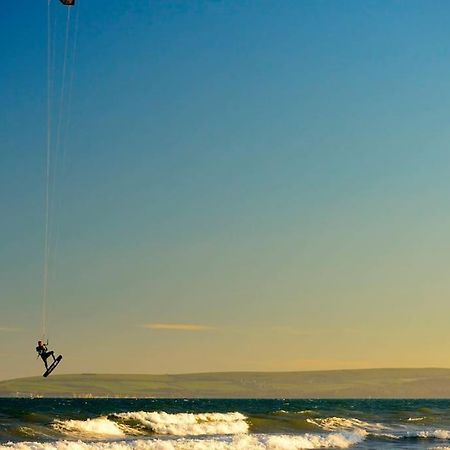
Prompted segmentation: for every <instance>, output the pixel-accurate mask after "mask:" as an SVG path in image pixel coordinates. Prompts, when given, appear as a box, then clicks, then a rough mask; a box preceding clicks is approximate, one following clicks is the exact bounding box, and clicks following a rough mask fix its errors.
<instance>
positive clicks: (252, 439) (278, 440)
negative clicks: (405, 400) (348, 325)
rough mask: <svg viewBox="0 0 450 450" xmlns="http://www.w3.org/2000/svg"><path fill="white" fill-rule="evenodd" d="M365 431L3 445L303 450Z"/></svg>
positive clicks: (23, 449) (351, 441)
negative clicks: (321, 434)
mask: <svg viewBox="0 0 450 450" xmlns="http://www.w3.org/2000/svg"><path fill="white" fill-rule="evenodd" d="M363 439H364V434H363V433H357V432H355V433H331V434H329V435H326V436H319V435H312V434H304V435H298V436H288V435H247V434H243V435H237V436H234V437H229V438H216V439H212V438H208V439H186V438H177V439H165V440H163V439H148V440H147V439H146V440H143V439H138V440H132V441H115V442H83V441H76V442H74V441H57V442H46V443H39V442H19V443H8V444H4V445H0V449H2V450H300V449H314V448H348V447H350V446H352V445H355V444H357V443H359V442H361V441H362V440H363Z"/></svg>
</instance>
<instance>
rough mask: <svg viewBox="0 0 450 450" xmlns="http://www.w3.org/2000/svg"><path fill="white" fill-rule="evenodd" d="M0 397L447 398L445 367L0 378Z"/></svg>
mask: <svg viewBox="0 0 450 450" xmlns="http://www.w3.org/2000/svg"><path fill="white" fill-rule="evenodd" d="M0 397H28V398H30V397H31V398H39V397H76V398H299V399H301V398H450V369H437V368H436V369H434V368H425V369H359V370H329V371H309V372H218V373H197V374H177V375H120V374H117V375H114V374H92V373H91V374H79V375H54V376H51V377H50V378H48V379H44V378H42V377H31V378H19V379H13V380H5V381H0Z"/></svg>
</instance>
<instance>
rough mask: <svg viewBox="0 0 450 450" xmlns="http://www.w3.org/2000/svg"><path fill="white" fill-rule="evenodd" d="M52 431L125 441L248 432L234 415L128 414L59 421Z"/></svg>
mask: <svg viewBox="0 0 450 450" xmlns="http://www.w3.org/2000/svg"><path fill="white" fill-rule="evenodd" d="M52 427H53V428H54V429H55V430H57V431H59V432H60V433H63V434H66V435H71V436H78V437H84V436H86V437H122V436H125V435H127V434H131V435H133V434H142V433H143V432H145V431H150V432H152V433H154V434H161V435H172V436H200V435H216V434H221V435H227V434H242V433H247V432H248V428H249V426H248V424H247V422H246V417H245V416H244V415H243V414H241V413H238V412H234V413H223V414H222V413H203V414H191V413H179V414H168V413H166V412H145V411H136V412H126V413H117V414H112V415H110V416H109V417H98V418H95V419H87V420H64V421H61V420H57V421H55V422H54V423H53V424H52Z"/></svg>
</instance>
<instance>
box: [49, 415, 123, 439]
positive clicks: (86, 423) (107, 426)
mask: <svg viewBox="0 0 450 450" xmlns="http://www.w3.org/2000/svg"><path fill="white" fill-rule="evenodd" d="M52 428H53V429H55V430H57V431H59V432H60V433H63V434H69V435H75V436H79V437H84V436H86V437H123V436H125V432H126V430H125V429H124V427H123V426H121V425H119V424H117V423H116V422H113V421H111V420H109V419H108V418H107V417H97V418H95V419H87V420H56V421H55V422H54V423H53V424H52Z"/></svg>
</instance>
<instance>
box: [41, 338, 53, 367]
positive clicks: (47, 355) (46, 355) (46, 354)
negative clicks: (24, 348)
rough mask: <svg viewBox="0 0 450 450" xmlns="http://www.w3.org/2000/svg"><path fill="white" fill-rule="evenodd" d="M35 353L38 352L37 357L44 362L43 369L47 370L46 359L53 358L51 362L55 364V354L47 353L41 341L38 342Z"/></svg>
mask: <svg viewBox="0 0 450 450" xmlns="http://www.w3.org/2000/svg"><path fill="white" fill-rule="evenodd" d="M47 344H48V342H47ZM36 351H37V352H38V355H39V356H40V357H41V358H42V361H44V364H45V369H46V370H48V364H47V359H48V358H50V356H51V357H52V358H53V362H55V361H56V358H55V353H54V352H53V351H50V352H49V351H48V348H47V345H45V344H44V343H43V342H42V341H38V345H37V347H36Z"/></svg>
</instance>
